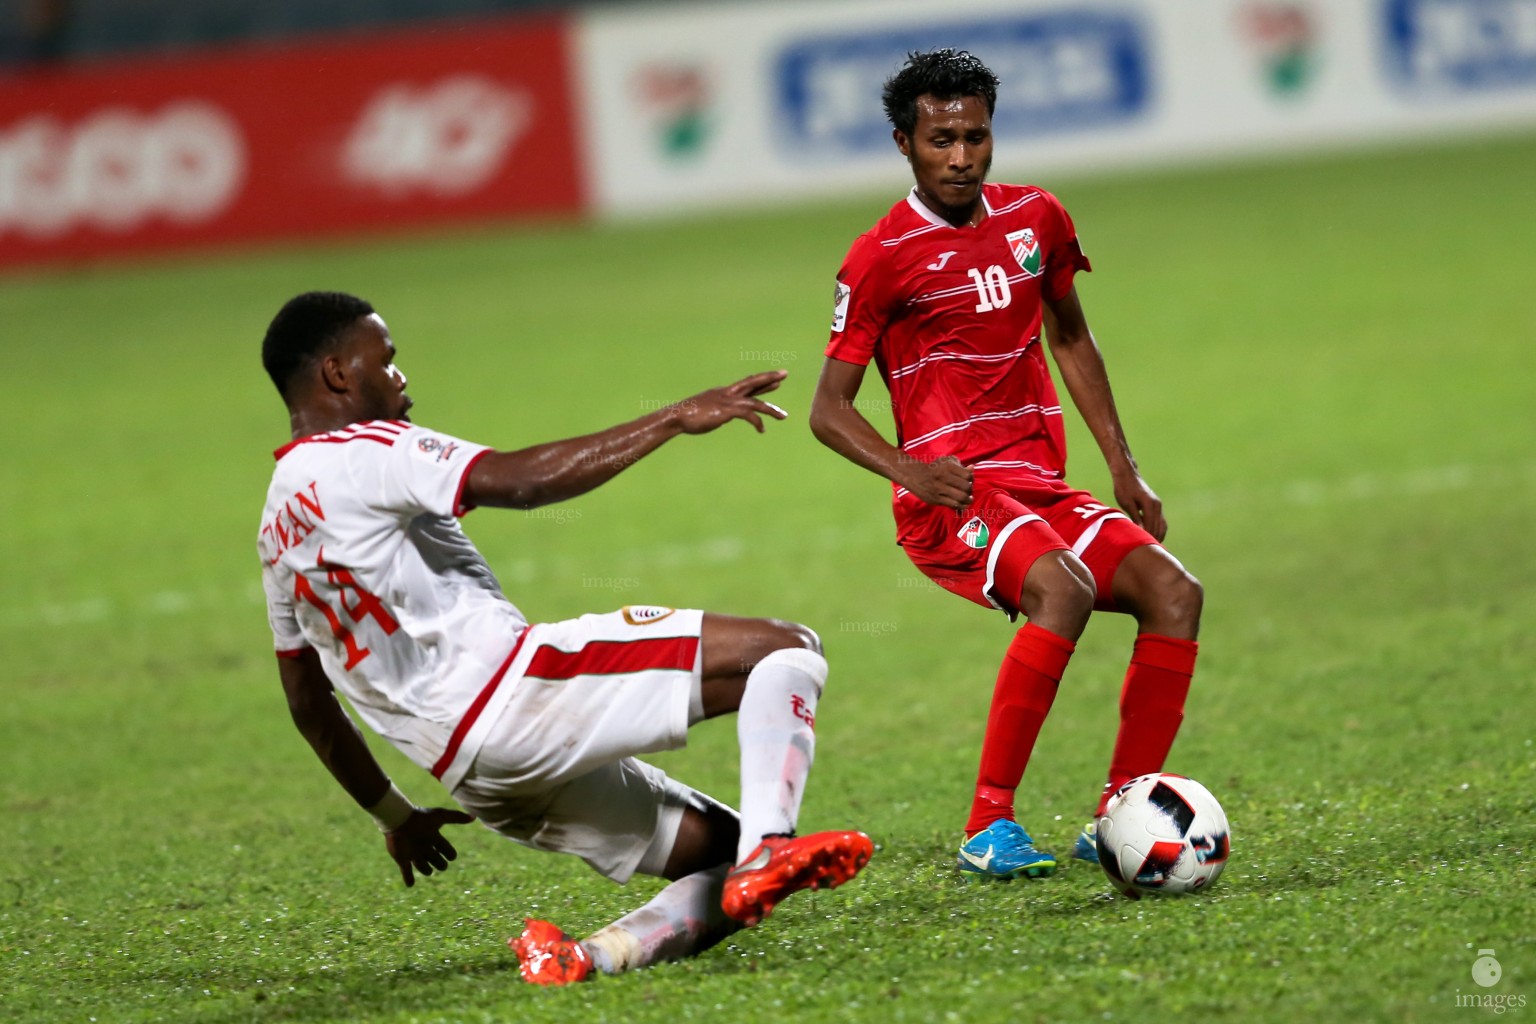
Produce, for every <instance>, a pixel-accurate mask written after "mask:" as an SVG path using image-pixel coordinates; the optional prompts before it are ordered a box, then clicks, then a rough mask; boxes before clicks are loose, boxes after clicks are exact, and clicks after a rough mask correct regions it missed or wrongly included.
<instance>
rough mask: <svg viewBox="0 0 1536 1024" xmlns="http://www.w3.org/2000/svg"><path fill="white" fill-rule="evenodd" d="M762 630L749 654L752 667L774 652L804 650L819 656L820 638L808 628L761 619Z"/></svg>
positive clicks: (796, 623) (778, 620)
mask: <svg viewBox="0 0 1536 1024" xmlns="http://www.w3.org/2000/svg"><path fill="white" fill-rule="evenodd" d="M762 626H763V629H762V630H761V631H760V634H759V636H758V638H757V643H755V644H754V645H753V650H752V651H751V652H749V655H748V656H749V657H750V658H751V661H752V665H754V666H755V665H756V664H757V663H758V662H760V661H762V660H763V659H764V658H766V657H768V655H770V654H772V653H773V652H774V651H785V650H805V651H810V652H811V653H812V654H821V653H822V652H821V637H819V636H817V635H816V631H815V630H814V629H811V628H810V627H809V626H802V625H801V624H800V623H798V622H785V621H783V620H782V619H763V620H762Z"/></svg>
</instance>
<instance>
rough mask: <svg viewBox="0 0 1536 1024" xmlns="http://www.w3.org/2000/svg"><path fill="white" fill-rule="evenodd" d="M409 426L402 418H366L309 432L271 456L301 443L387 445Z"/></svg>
mask: <svg viewBox="0 0 1536 1024" xmlns="http://www.w3.org/2000/svg"><path fill="white" fill-rule="evenodd" d="M409 428H410V424H409V423H406V422H405V421H403V420H366V421H364V422H362V423H354V424H352V425H351V426H347V427H342V428H341V429H340V430H331V431H327V432H326V433H324V434H310V435H309V436H308V437H299V438H295V439H293V440H292V441H289V442H288V443H287V444H285V445H283V446H282V447H281V448H279V449H277V451H275V452H273V453H272V457H273V458H275V459H281V458H282V457H283V456H284V455H287V454H288V453H289V452H291V451H293V450H294V449H295V448H297V447H298V446H299V445H301V444H346V443H347V442H348V441H373V442H375V443H377V444H382V445H384V446H386V447H389V446H392V445H393V444H394V443H395V439H396V438H398V437H399V436H400V435H401V434H403V433H405V432H406V430H407V429H409Z"/></svg>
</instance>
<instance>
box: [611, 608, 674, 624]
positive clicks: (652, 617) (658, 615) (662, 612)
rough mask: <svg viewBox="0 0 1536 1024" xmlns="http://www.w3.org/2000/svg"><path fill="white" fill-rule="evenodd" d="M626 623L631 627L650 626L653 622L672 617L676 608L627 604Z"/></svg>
mask: <svg viewBox="0 0 1536 1024" xmlns="http://www.w3.org/2000/svg"><path fill="white" fill-rule="evenodd" d="M622 611H623V612H624V621H625V622H627V623H629V624H630V625H631V626H648V625H650V624H651V623H653V622H660V621H661V620H662V619H664V618H666V617H667V616H668V615H671V614H672V613H673V612H674V611H676V609H675V608H667V607H664V606H662V605H659V604H627V605H625V606H624V607H623V609H622Z"/></svg>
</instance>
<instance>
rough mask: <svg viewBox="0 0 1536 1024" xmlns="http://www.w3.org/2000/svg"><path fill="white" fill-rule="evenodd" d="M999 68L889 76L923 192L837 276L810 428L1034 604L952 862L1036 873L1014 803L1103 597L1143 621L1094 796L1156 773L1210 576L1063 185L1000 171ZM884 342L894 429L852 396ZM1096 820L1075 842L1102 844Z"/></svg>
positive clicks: (946, 580) (989, 601)
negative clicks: (1089, 441) (1078, 427)
mask: <svg viewBox="0 0 1536 1024" xmlns="http://www.w3.org/2000/svg"><path fill="white" fill-rule="evenodd" d="M997 84H998V80H997V77H996V76H995V75H994V74H993V73H992V72H991V71H990V70H989V69H988V68H987V67H986V66H985V65H984V64H982V63H981V62H980V61H979V60H977V59H976V58H975V57H974V56H972V55H971V54H969V53H966V52H964V51H961V52H958V53H957V52H955V51H953V50H937V51H934V52H931V53H917V54H913V55H911V57H910V59H909V60H908V62H907V64H906V65H905V66H904V67H903V68H902V69H901V70H900V71H899V72H897V73H896V74H895V75H894V76H892V78H891V79H890V80H889V81H888V82H886V85H885V91H884V102H885V110H886V113H887V115H888V116H889V117H890V120H891V123H892V124H893V125H894V126H895V130H894V132H893V135H894V137H895V140H896V146H897V148H898V149H900V150H901V153H902V155H903V156H904V157H906V158H907V161H908V163H909V164H910V165H911V167H912V173H913V177H914V178H915V180H916V184H915V187H914V188H913V189H912V191H911V193H910V194H909V195H908V196H906V197H905V198H903V199H902V200H901V201H900V202H898V203H897V204H896V205H895V206H893V207H892V208H891V211H890V212H889V213H888V214H887V215H886V216H885V217H884V218H882V219H881V220H880V221H879V222H878V223H877V224H875V226H874V227H873V228H871V229H870V230H869V231H867V232H865V233H864V234H863V235H861V236H859V238H858V239H857V240H855V241H854V243H853V246H852V248H851V249H850V250H849V252H848V256H847V258H846V259H845V260H844V262H843V266H842V269H841V270H840V271H839V272H838V275H837V291H836V300H835V301H836V308H835V311H834V313H833V321H832V333H831V340H830V342H829V344H828V345H827V349H826V355H827V359H826V362H825V364H824V366H823V368H822V373H821V379H820V381H819V383H818V384H817V388H816V397H815V400H814V402H813V405H812V409H811V429H812V430H813V431H814V432H815V434H816V436H817V437H818V438H819V439H820V440H821V441H822V442H823V443H824V444H826V445H827V446H828V447H830V448H832V449H833V450H834V451H836V452H838V453H839V454H840V455H842V456H844V457H845V458H847V459H848V460H850V461H851V462H854V463H855V464H857V465H859V466H862V467H864V468H865V469H868V470H871V471H872V472H875V473H878V474H879V475H881V476H883V477H886V478H887V479H889V480H890V481H891V482H892V486H893V490H894V512H895V518H896V536H897V543H899V544H900V545H901V546H902V548H903V550H905V551H906V553H907V556H908V557H909V558H911V560H912V562H913V563H914V564H915V565H916V566H917V567H918V568H919V569H920V570H922V572H923V573H924V574H926V575H927V576H928V577H929V578H930V579H932V580H933V581H934V582H935V583H937V584H939V585H940V586H942V587H944V588H945V589H946V590H949V591H951V592H953V593H955V594H958V595H960V596H961V597H964V598H967V599H969V600H971V601H974V602H976V603H977V604H979V605H982V606H984V607H988V608H996V609H998V610H1000V611H1002V612H1004V613H1005V614H1007V615H1008V616H1009V618H1010V619H1016V618H1017V616H1018V615H1019V614H1020V613H1023V615H1024V616H1025V618H1026V619H1027V622H1026V623H1025V625H1024V627H1023V628H1022V629H1020V630H1019V631H1018V632H1017V634H1016V635H1015V636H1014V638H1013V641H1012V642H1011V643H1010V644H1009V646H1008V650H1007V652H1006V654H1005V656H1004V658H1003V663H1002V668H1001V670H1000V671H999V673H998V677H997V683H996V687H995V689H994V691H993V696H992V705H991V710H990V711H989V713H988V716H987V728H986V733H985V736H984V738H983V740H982V750H981V766H980V771H979V773H978V776H977V780H976V792H975V798H974V800H973V802H972V805H971V811H970V817H969V819H968V820H967V822H966V826H965V836H966V839H965V842H964V843H963V844H962V845H961V847H960V850H959V856H958V868H959V870H960V872H961V873H962V874H963V875H965V876H966V877H968V878H992V879H1004V880H1006V879H1012V878H1017V877H1020V876H1028V877H1044V876H1047V875H1049V874H1051V873H1052V872H1053V871H1054V870H1055V868H1056V859H1055V858H1054V857H1053V856H1052V855H1050V854H1049V853H1046V852H1045V851H1043V850H1040V849H1037V848H1036V846H1035V844H1034V840H1033V839H1032V838H1031V836H1030V835H1029V833H1028V832H1027V831H1025V829H1024V828H1023V827H1022V826H1020V825H1019V824H1018V823H1017V822H1016V821H1015V815H1014V794H1015V790H1016V789H1017V788H1018V785H1019V782H1020V780H1021V779H1022V778H1023V774H1024V769H1025V766H1026V765H1027V764H1028V762H1029V757H1030V753H1031V751H1032V750H1033V748H1034V744H1035V740H1036V737H1037V736H1038V734H1039V731H1040V727H1041V725H1042V723H1043V722H1044V721H1045V718H1046V715H1047V713H1048V712H1049V711H1050V708H1051V703H1052V701H1053V700H1054V699H1055V696H1056V689H1057V685H1058V683H1059V682H1060V680H1061V678H1062V674H1063V672H1064V671H1065V670H1066V667H1067V662H1068V660H1069V659H1070V658H1071V657H1072V652H1073V650H1074V647H1075V644H1076V641H1077V638H1078V637H1079V636H1080V635H1081V634H1082V631H1083V628H1084V627H1085V626H1086V624H1087V622H1088V617H1089V615H1090V613H1091V612H1092V611H1093V610H1094V609H1095V608H1099V609H1105V610H1110V611H1121V612H1126V613H1128V614H1130V615H1132V616H1134V617H1135V618H1136V620H1137V624H1138V627H1139V631H1138V635H1137V637H1136V642H1135V646H1134V648H1133V650H1132V653H1131V663H1130V668H1129V670H1128V671H1127V673H1126V676H1125V684H1124V688H1123V690H1122V691H1121V698H1120V728H1119V733H1118V736H1117V737H1116V740H1115V746H1114V751H1113V754H1112V755H1111V758H1110V765H1109V773H1108V776H1109V777H1108V783H1107V784H1106V786H1105V787H1104V790H1103V793H1102V795H1101V797H1100V800H1099V807H1098V811H1096V812H1095V815H1094V817H1095V818H1097V817H1098V814H1099V813H1101V812H1102V810H1103V807H1104V804H1105V803H1106V802H1107V801H1108V799H1109V797H1110V795H1112V794H1113V792H1114V790H1115V789H1116V788H1117V787H1118V786H1119V785H1120V784H1121V783H1123V782H1125V781H1126V780H1128V779H1130V778H1133V777H1135V776H1137V775H1141V774H1143V773H1146V772H1152V771H1158V770H1160V769H1161V768H1162V766H1163V761H1164V759H1165V758H1166V757H1167V755H1168V751H1169V748H1170V747H1171V746H1172V744H1173V740H1174V736H1175V735H1176V734H1177V732H1178V728H1179V725H1180V723H1181V722H1182V721H1183V716H1184V700H1185V696H1186V695H1187V693H1188V692H1189V683H1190V678H1191V676H1192V675H1193V672H1194V666H1195V654H1196V650H1197V645H1196V643H1195V636H1196V633H1197V631H1198V629H1199V624H1200V610H1201V602H1202V591H1201V587H1200V584H1199V582H1198V581H1197V580H1196V579H1195V578H1194V577H1193V576H1191V575H1190V574H1189V573H1188V572H1186V571H1185V569H1184V567H1183V566H1182V565H1180V564H1179V562H1178V560H1177V559H1175V558H1174V557H1173V556H1172V555H1171V554H1169V553H1168V552H1167V551H1166V550H1165V549H1164V548H1163V547H1162V545H1161V541H1162V539H1163V536H1164V535H1165V533H1166V532H1167V523H1166V521H1165V520H1164V518H1163V510H1162V503H1161V502H1160V501H1159V500H1158V497H1157V495H1156V494H1154V493H1153V491H1152V489H1151V488H1150V487H1148V486H1147V484H1146V483H1145V481H1143V480H1142V478H1141V474H1140V472H1139V471H1138V469H1137V466H1136V462H1135V460H1134V459H1133V458H1132V457H1131V451H1130V447H1129V445H1128V444H1127V443H1126V439H1125V434H1124V431H1123V430H1122V429H1121V426H1120V418H1119V415H1118V414H1117V413H1116V411H1115V404H1114V399H1113V396H1112V395H1111V392H1110V386H1109V378H1108V376H1107V375H1106V372H1105V369H1104V361H1103V358H1102V357H1101V355H1100V352H1099V348H1098V345H1097V344H1096V343H1095V341H1094V338H1093V335H1092V333H1090V331H1089V329H1088V324H1087V321H1086V320H1085V319H1084V315H1083V309H1082V305H1081V304H1080V303H1079V301H1078V297H1077V290H1076V287H1075V285H1074V283H1073V279H1074V277H1075V275H1076V274H1077V273H1078V272H1079V271H1087V270H1089V269H1091V268H1090V267H1089V263H1088V259H1087V257H1085V256H1084V255H1083V252H1082V249H1081V247H1080V246H1079V245H1078V240H1077V234H1076V230H1075V229H1074V228H1073V225H1072V219H1071V218H1070V217H1069V216H1067V212H1066V210H1065V209H1063V208H1062V205H1061V203H1059V202H1058V201H1057V200H1056V197H1055V196H1053V195H1051V194H1050V193H1049V192H1046V191H1044V190H1043V189H1040V188H1035V187H1033V186H1021V185H998V184H990V183H987V181H986V176H987V171H988V169H989V168H990V166H991V162H992V113H993V109H994V107H995V104H996V99H997ZM1042 335H1043V337H1044V340H1045V341H1046V343H1047V344H1048V345H1049V346H1050V349H1051V354H1052V356H1053V357H1054V359H1055V362H1056V365H1057V368H1058V369H1059V370H1060V372H1061V377H1062V380H1063V381H1064V382H1065V384H1066V386H1067V391H1068V393H1069V394H1070V395H1071V397H1072V401H1073V404H1074V405H1075V406H1076V407H1077V410H1078V412H1079V414H1081V416H1082V417H1083V419H1084V421H1085V422H1086V423H1087V425H1088V428H1089V430H1090V431H1091V432H1092V434H1093V437H1094V439H1095V440H1096V441H1097V442H1098V446H1099V450H1100V451H1101V452H1102V453H1103V456H1104V458H1105V460H1106V462H1107V463H1108V465H1109V471H1110V476H1111V478H1112V480H1113V484H1114V496H1115V502H1116V504H1117V505H1118V508H1113V507H1111V506H1109V505H1108V504H1105V503H1102V502H1100V501H1098V500H1096V499H1095V498H1094V496H1093V495H1092V494H1089V493H1088V492H1087V491H1082V490H1078V489H1076V488H1074V487H1072V486H1070V485H1069V484H1067V483H1066V482H1065V479H1064V477H1065V471H1066V435H1065V431H1064V429H1063V423H1062V410H1061V404H1060V402H1059V400H1058V399H1057V397H1056V389H1055V386H1054V385H1053V384H1052V381H1051V375H1050V371H1049V369H1048V368H1047V365H1046V359H1045V353H1044V350H1043V347H1042V345H1041V340H1042ZM871 360H873V361H874V363H875V365H876V367H877V369H878V370H879V373H880V377H881V379H882V380H884V381H885V384H886V387H887V388H888V389H889V391H890V395H891V404H892V408H893V411H894V414H895V419H896V434H897V445H895V446H893V445H891V444H889V443H888V442H887V441H886V440H885V439H884V438H883V437H882V436H881V435H880V434H879V432H878V431H876V430H875V428H874V427H873V426H872V425H871V424H870V423H869V421H868V420H866V419H865V418H864V417H863V415H862V414H861V413H860V412H859V411H858V409H857V408H856V407H855V405H854V400H855V398H856V397H857V396H858V393H859V387H860V385H861V383H862V382H863V379H864V374H865V368H866V366H867V365H868V364H869V362H870V361H871ZM1092 832H1093V825H1092V822H1090V823H1089V826H1088V827H1087V828H1085V829H1084V831H1083V834H1082V835H1080V836H1079V837H1078V840H1077V843H1076V845H1075V847H1074V855H1075V856H1078V857H1079V858H1081V859H1084V860H1090V861H1091V860H1097V855H1096V853H1095V850H1094V844H1093V834H1092Z"/></svg>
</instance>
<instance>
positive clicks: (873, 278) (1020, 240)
mask: <svg viewBox="0 0 1536 1024" xmlns="http://www.w3.org/2000/svg"><path fill="white" fill-rule="evenodd" d="M982 202H983V203H985V204H986V209H987V217H986V219H984V220H983V221H982V222H981V223H980V224H978V225H976V226H975V227H971V226H969V225H967V226H965V227H958V228H957V227H955V226H953V225H951V224H949V223H948V222H947V221H945V220H944V219H943V218H941V217H940V216H939V215H938V214H936V213H934V212H933V211H931V210H929V209H928V207H926V206H924V205H923V203H922V201H921V200H920V199H918V198H917V193H916V190H915V189H914V190H913V192H912V193H911V194H910V195H908V196H907V198H906V199H904V200H902V201H901V202H899V203H897V204H896V205H895V206H893V207H891V212H890V213H888V214H886V215H885V217H883V218H882V219H881V220H880V221H879V222H878V223H877V224H875V226H874V227H873V228H871V229H870V230H869V231H867V232H865V233H864V234H862V235H860V236H859V237H858V239H857V240H856V241H855V242H854V243H853V247H852V248H850V249H849V250H848V256H847V258H846V259H845V260H844V261H843V266H842V269H841V270H840V271H838V275H837V293H836V309H835V311H834V313H833V319H832V336H831V340H830V341H829V342H828V344H827V350H826V354H827V355H828V356H830V357H832V358H834V359H840V360H843V361H844V362H849V363H857V364H859V365H861V366H862V365H867V364H868V363H869V361H870V359H871V358H873V359H874V361H875V364H876V366H877V367H878V368H879V371H880V376H881V378H882V379H884V381H885V385H886V388H887V389H888V390H889V391H890V394H891V404H892V408H893V411H894V413H895V417H896V433H897V443H898V444H899V445H900V446H901V448H902V450H903V451H906V452H909V453H910V454H911V455H913V456H914V457H915V458H919V459H922V460H923V461H924V462H932V461H933V460H934V459H937V458H940V457H941V456H945V455H953V456H955V457H956V458H958V459H959V460H960V461H961V462H963V463H965V464H966V465H967V466H970V467H972V468H973V469H998V470H1014V471H1023V472H1026V473H1035V474H1038V475H1041V476H1047V477H1051V478H1055V479H1060V478H1061V476H1062V475H1063V474H1064V473H1065V471H1066V464H1067V439H1066V432H1065V430H1064V428H1063V425H1062V419H1061V403H1060V401H1059V400H1058V399H1057V397H1056V388H1055V385H1054V384H1052V382H1051V374H1050V370H1049V369H1048V368H1047V366H1046V360H1045V353H1044V352H1043V351H1042V349H1041V344H1040V340H1041V339H1040V333H1041V332H1040V325H1041V321H1042V317H1043V309H1042V306H1041V297H1042V295H1044V296H1046V297H1049V298H1051V299H1053V300H1054V299H1059V298H1061V297H1062V296H1064V295H1066V294H1067V292H1068V291H1069V290H1070V289H1071V287H1072V279H1073V276H1074V275H1075V274H1076V273H1077V272H1078V271H1079V270H1091V269H1092V268H1091V267H1090V266H1089V263H1088V259H1087V257H1085V256H1084V255H1083V253H1082V249H1081V248H1080V247H1079V246H1078V241H1077V232H1076V229H1075V228H1073V226H1072V218H1071V217H1069V216H1067V211H1066V210H1065V209H1063V208H1062V205H1061V203H1060V202H1058V201H1057V199H1056V197H1055V196H1053V195H1051V194H1050V193H1049V192H1046V191H1045V190H1044V189H1039V188H1035V187H1033V186H1029V185H991V184H988V185H984V186H983V187H982Z"/></svg>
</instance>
